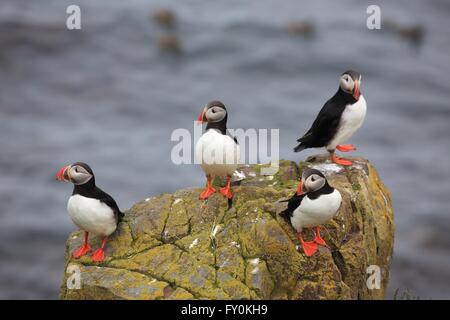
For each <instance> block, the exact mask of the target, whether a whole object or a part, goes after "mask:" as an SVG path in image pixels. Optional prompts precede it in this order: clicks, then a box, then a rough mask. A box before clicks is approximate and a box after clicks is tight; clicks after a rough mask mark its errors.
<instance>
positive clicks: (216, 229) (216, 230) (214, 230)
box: [211, 225, 222, 238]
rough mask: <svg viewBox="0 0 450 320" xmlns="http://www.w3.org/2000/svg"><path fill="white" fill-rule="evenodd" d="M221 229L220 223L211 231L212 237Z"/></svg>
mask: <svg viewBox="0 0 450 320" xmlns="http://www.w3.org/2000/svg"><path fill="white" fill-rule="evenodd" d="M220 229H222V228H221V227H220V226H219V225H217V226H215V227H214V229H213V231H212V232H211V237H213V238H214V237H215V236H216V234H217V233H218V232H219V231H220Z"/></svg>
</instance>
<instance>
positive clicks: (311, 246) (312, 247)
mask: <svg viewBox="0 0 450 320" xmlns="http://www.w3.org/2000/svg"><path fill="white" fill-rule="evenodd" d="M297 237H298V240H299V241H300V243H301V244H302V247H303V252H305V254H306V256H308V257H310V256H312V255H313V254H314V253H316V251H317V244H316V243H315V242H314V241H304V240H303V237H302V233H301V232H299V233H297Z"/></svg>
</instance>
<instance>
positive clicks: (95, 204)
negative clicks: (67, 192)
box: [67, 194, 117, 236]
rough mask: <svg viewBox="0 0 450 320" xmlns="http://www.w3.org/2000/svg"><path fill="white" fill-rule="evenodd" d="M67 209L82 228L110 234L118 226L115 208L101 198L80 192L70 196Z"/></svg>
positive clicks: (94, 232) (106, 234)
mask: <svg viewBox="0 0 450 320" xmlns="http://www.w3.org/2000/svg"><path fill="white" fill-rule="evenodd" d="M67 211H68V212H69V216H70V218H71V219H72V221H73V223H75V225H76V226H77V227H79V228H80V229H82V230H84V231H87V232H89V233H93V234H95V235H100V236H109V235H110V234H112V233H113V232H114V231H115V230H116V227H117V224H116V219H115V217H114V212H113V210H112V209H111V208H110V207H108V206H107V205H106V204H104V203H103V202H101V201H100V200H97V199H94V198H87V197H83V196H80V195H78V194H76V195H73V196H71V197H70V199H69V202H68V203H67Z"/></svg>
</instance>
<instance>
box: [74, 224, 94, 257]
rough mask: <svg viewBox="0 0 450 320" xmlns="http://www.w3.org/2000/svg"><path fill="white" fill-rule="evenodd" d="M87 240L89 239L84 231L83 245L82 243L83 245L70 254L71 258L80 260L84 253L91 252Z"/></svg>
mask: <svg viewBox="0 0 450 320" xmlns="http://www.w3.org/2000/svg"><path fill="white" fill-rule="evenodd" d="M88 238H89V233H87V232H86V231H85V232H84V243H83V245H82V246H81V247H80V248H78V249H77V250H75V251H74V252H73V253H72V256H73V257H74V258H75V259H79V258H81V257H82V256H84V255H85V254H86V253H88V252H90V251H91V250H92V248H91V246H90V245H89V242H88Z"/></svg>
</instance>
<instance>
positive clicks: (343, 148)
mask: <svg viewBox="0 0 450 320" xmlns="http://www.w3.org/2000/svg"><path fill="white" fill-rule="evenodd" d="M336 149H338V150H339V151H341V152H349V151H356V147H355V146H354V145H352V144H341V145H338V146H336Z"/></svg>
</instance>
